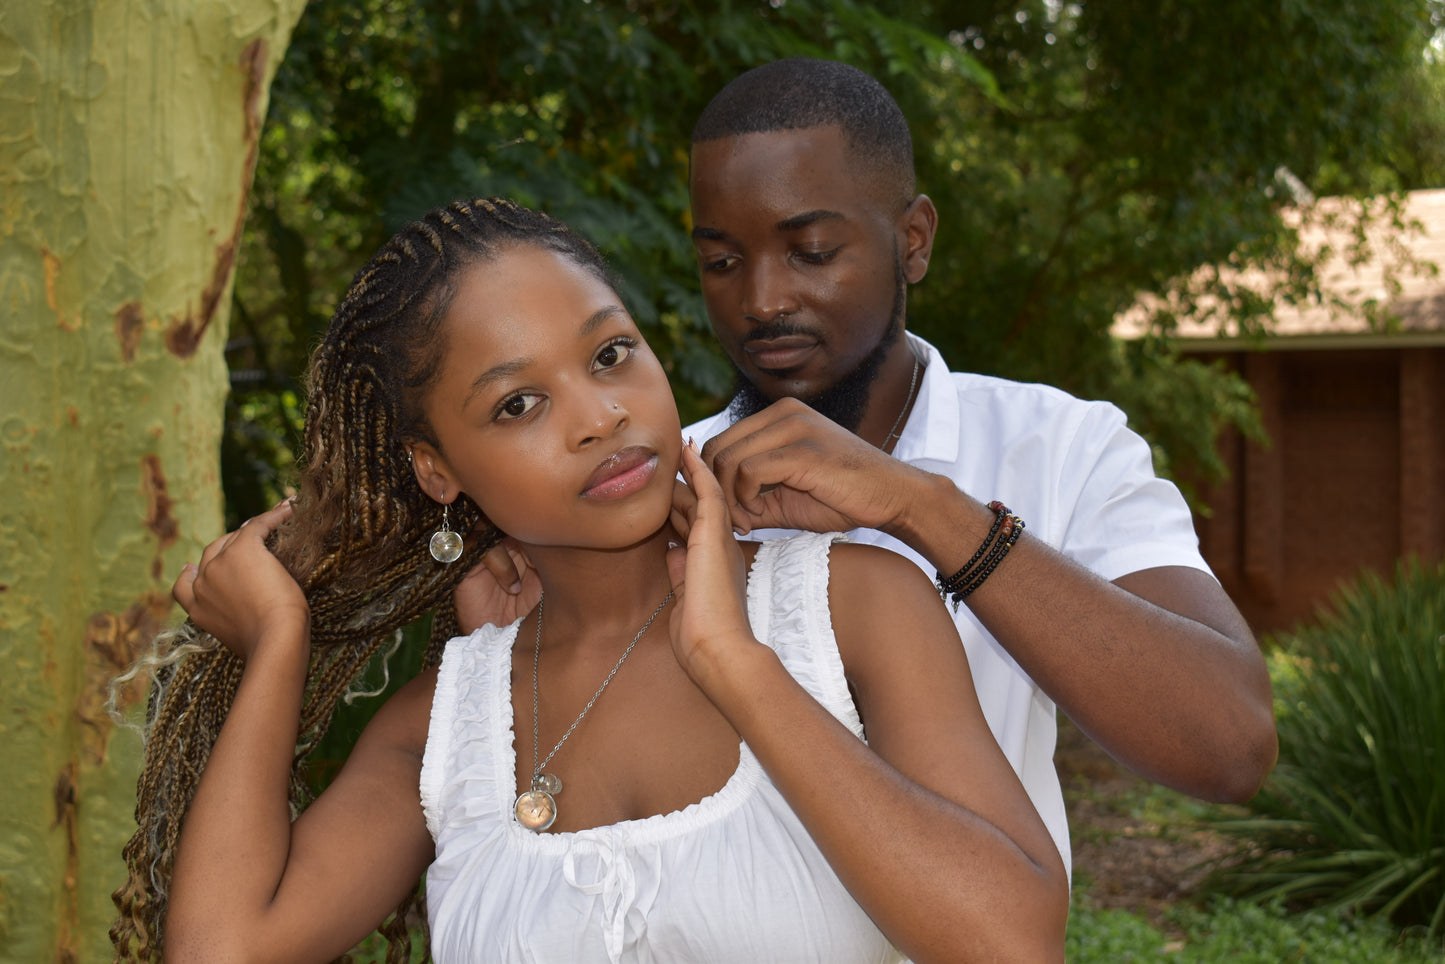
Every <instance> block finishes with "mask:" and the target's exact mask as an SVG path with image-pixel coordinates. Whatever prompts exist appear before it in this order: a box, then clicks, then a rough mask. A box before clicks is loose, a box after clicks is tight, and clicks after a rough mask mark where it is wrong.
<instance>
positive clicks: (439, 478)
mask: <svg viewBox="0 0 1445 964" xmlns="http://www.w3.org/2000/svg"><path fill="white" fill-rule="evenodd" d="M407 452H408V453H409V454H410V455H411V470H412V471H413V472H414V473H416V481H417V484H418V485H420V486H421V490H422V491H423V492H425V493H426V494H427V495H429V496H431V497H432V500H433V501H436V502H440V503H442V504H443V505H449V504H451V502H452V501H453V500H454V499H456V497H457V496H458V495H460V494H461V486H460V485H458V484H457V481H456V479H455V478H454V477H453V475H452V469H451V466H449V465H448V464H447V460H446V459H445V458H443V457H442V454H441V453H440V452H438V451H437V450H436V446H434V445H432V444H431V443H430V442H413V443H411V445H410V446H409V447H408V449H407Z"/></svg>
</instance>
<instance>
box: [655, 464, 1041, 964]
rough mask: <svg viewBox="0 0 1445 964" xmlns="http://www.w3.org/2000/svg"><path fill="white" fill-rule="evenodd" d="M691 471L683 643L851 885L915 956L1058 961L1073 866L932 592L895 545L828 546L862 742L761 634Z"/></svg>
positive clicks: (682, 559)
mask: <svg viewBox="0 0 1445 964" xmlns="http://www.w3.org/2000/svg"><path fill="white" fill-rule="evenodd" d="M683 465H684V471H685V472H686V473H688V474H689V476H690V478H689V481H690V482H691V483H692V484H693V486H694V488H695V489H696V490H697V494H698V508H697V517H696V521H695V522H694V524H693V526H692V529H691V531H690V533H689V536H688V546H687V550H686V553H685V554H683V553H680V552H679V553H675V554H674V556H673V558H672V559H670V560H669V561H670V563H671V565H672V571H673V577H674V584H675V585H676V586H677V587H678V589H679V590H680V605H679V606H678V607H677V610H676V611H675V612H674V615H673V622H672V629H673V642H674V648H675V649H676V650H677V652H678V657H679V660H680V661H681V662H682V665H683V666H684V668H685V669H687V671H688V673H689V674H690V675H691V676H692V678H693V680H694V681H695V682H697V684H698V685H699V686H700V687H701V688H702V689H703V691H704V692H705V693H707V695H708V696H709V698H710V699H712V701H713V702H714V703H715V704H716V705H717V707H718V708H719V710H720V711H721V712H722V713H723V714H724V715H725V716H726V717H727V718H728V720H729V721H730V722H731V723H732V725H733V727H734V728H735V729H736V730H737V731H738V734H739V735H740V736H741V737H742V738H743V739H744V740H745V741H747V743H748V746H749V747H751V748H752V750H753V752H754V753H755V754H756V755H757V757H758V759H759V761H760V762H761V763H762V764H763V766H764V768H765V769H766V770H767V771H768V774H769V776H770V777H771V778H772V779H773V782H774V783H775V784H776V785H777V786H778V788H779V790H780V791H781V792H782V793H783V796H784V797H785V798H786V799H787V800H788V802H789V804H790V805H791V806H792V807H793V809H794V811H795V812H796V813H797V814H798V816H799V817H800V818H801V819H802V821H803V823H804V825H805V826H807V828H808V830H809V832H810V833H811V834H812V836H813V839H814V840H815V841H816V842H817V844H818V846H819V849H821V850H822V852H823V854H824V856H826V857H827V859H828V861H829V863H830V864H831V865H832V867H833V869H834V871H835V872H836V873H837V874H838V876H839V878H840V879H841V880H842V881H843V883H844V885H845V886H846V887H847V888H848V890H849V892H850V893H852V895H853V896H854V898H855V899H856V900H857V901H858V902H859V904H860V905H862V907H863V908H864V910H866V911H867V912H868V914H869V915H870V916H871V917H872V918H873V920H874V921H875V922H876V923H877V924H878V926H879V927H880V928H881V929H882V930H883V932H884V933H885V934H886V935H887V936H888V937H889V939H890V940H892V941H893V942H894V943H895V944H897V945H898V947H899V948H900V949H901V950H903V951H904V952H905V953H907V954H908V955H909V956H910V957H912V958H913V959H914V960H915V961H919V962H927V961H985V960H986V961H1014V960H1016V961H1029V962H1034V961H1047V960H1055V961H1061V960H1062V959H1063V940H1064V924H1065V921H1066V919H1067V915H1068V900H1069V895H1068V879H1067V875H1066V874H1065V872H1064V869H1063V865H1062V862H1061V861H1060V859H1059V855H1058V851H1057V849H1056V848H1055V846H1054V843H1053V841H1052V838H1050V836H1049V834H1048V831H1047V830H1046V829H1045V827H1044V825H1043V822H1042V821H1041V820H1040V819H1039V817H1038V815H1037V813H1036V812H1035V811H1034V808H1033V806H1032V804H1031V803H1030V802H1029V799H1028V796H1027V794H1026V793H1025V792H1024V790H1023V787H1022V786H1021V785H1020V784H1019V781H1018V778H1017V777H1016V776H1015V774H1014V772H1013V769H1012V768H1011V767H1010V766H1009V764H1008V762H1007V760H1005V758H1004V756H1003V754H1002V752H1001V751H1000V750H999V749H998V747H997V745H996V743H995V742H994V739H993V736H992V734H991V733H990V732H989V730H988V727H987V724H986V723H985V722H984V720H983V714H982V712H981V711H980V710H979V708H978V701H977V697H976V696H975V695H974V690H973V683H972V679H971V677H970V675H969V672H968V664H967V660H966V658H965V657H964V655H963V649H962V647H961V646H960V645H959V643H958V638H957V632H956V630H954V628H953V625H952V622H951V621H950V620H949V618H948V614H947V612H946V611H945V610H944V608H943V606H942V604H941V602H940V601H939V599H938V596H937V594H936V593H935V592H934V591H933V588H932V586H931V585H929V584H928V583H927V580H926V579H925V578H924V577H923V576H922V574H921V573H919V572H918V571H917V568H916V567H914V566H913V565H912V564H911V563H909V562H908V561H907V560H904V559H902V558H898V557H893V556H891V554H888V553H886V552H881V551H880V552H878V553H876V554H875V553H868V552H867V551H866V549H863V547H839V548H840V549H841V551H838V550H835V555H834V560H833V565H832V571H833V575H832V579H831V581H830V597H831V600H832V601H833V603H834V605H835V607H836V608H835V609H834V613H833V623H834V626H835V627H837V635H838V640H839V647H840V650H841V651H842V653H843V656H844V660H845V664H846V665H847V669H848V672H849V676H850V679H851V681H852V682H853V683H854V685H855V687H856V689H857V692H858V698H859V702H860V709H861V711H862V714H863V716H864V719H865V722H866V726H867V728H868V738H869V744H870V745H865V744H863V743H861V742H860V741H859V740H857V739H856V738H855V737H854V736H853V735H852V734H851V733H850V732H849V731H848V730H847V728H846V727H844V726H843V725H842V724H841V723H839V722H838V721H837V720H835V719H834V718H833V717H832V716H831V715H830V714H829V713H828V712H827V711H826V710H824V709H823V708H822V707H821V706H820V705H819V704H818V703H817V702H816V701H815V700H814V699H813V698H812V697H811V696H810V695H809V694H808V693H807V692H806V691H805V690H804V689H803V688H802V687H801V686H799V685H798V683H797V682H796V681H795V680H794V679H793V678H792V677H791V676H790V675H789V674H788V673H787V671H786V670H785V669H784V668H783V666H782V664H781V663H780V662H779V661H778V659H777V657H776V655H775V654H774V653H773V652H772V651H771V650H770V649H768V648H767V647H765V646H762V645H761V644H760V643H758V642H757V640H756V639H755V638H754V637H753V635H752V633H751V630H750V628H749V627H748V625H747V620H746V615H745V612H746V611H745V609H744V608H743V606H742V599H743V589H742V582H741V572H740V563H739V560H738V559H736V558H735V555H736V553H737V552H738V550H737V547H736V544H735V543H733V541H732V539H731V535H730V532H729V523H728V520H727V515H726V512H725V511H724V507H723V503H722V499H721V490H720V489H719V488H718V486H717V483H716V481H715V480H714V479H713V478H712V477H711V475H710V474H708V473H707V472H706V469H705V467H704V466H703V465H702V463H701V460H700V459H698V458H697V457H696V455H695V454H694V453H693V452H691V451H688V452H687V453H686V454H685V455H684V461H683ZM689 586H690V587H692V588H691V593H690V594H689V592H688V588H687V587H689Z"/></svg>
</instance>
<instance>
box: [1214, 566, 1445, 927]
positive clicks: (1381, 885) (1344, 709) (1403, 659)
mask: <svg viewBox="0 0 1445 964" xmlns="http://www.w3.org/2000/svg"><path fill="white" fill-rule="evenodd" d="M1332 604H1333V606H1332V611H1330V612H1326V613H1323V614H1322V616H1321V619H1320V621H1319V622H1318V623H1317V624H1316V625H1312V626H1308V627H1305V628H1301V629H1298V630H1296V631H1295V632H1294V633H1293V634H1292V635H1291V636H1290V637H1288V638H1286V639H1284V640H1283V641H1282V645H1281V650H1280V651H1279V652H1277V653H1276V654H1275V655H1274V657H1273V658H1272V664H1273V665H1272V674H1271V675H1272V676H1273V679H1274V683H1275V699H1276V711H1277V712H1276V716H1277V722H1278V726H1279V741H1280V763H1279V766H1278V767H1277V768H1276V769H1275V772H1274V773H1273V774H1272V775H1271V777H1270V779H1269V781H1268V782H1267V783H1266V785H1265V788H1264V789H1263V790H1262V791H1261V792H1260V794H1259V796H1257V797H1256V798H1255V799H1254V800H1253V801H1252V802H1251V803H1250V810H1251V811H1252V814H1253V815H1252V816H1251V817H1249V818H1245V819H1225V820H1221V822H1220V823H1218V824H1217V826H1218V827H1219V828H1220V829H1222V830H1224V831H1225V832H1227V833H1230V834H1234V835H1237V836H1238V837H1239V838H1240V839H1241V840H1243V841H1244V842H1246V844H1247V845H1248V846H1249V849H1248V850H1247V851H1246V852H1245V856H1244V859H1243V860H1242V862H1240V863H1238V864H1237V865H1235V866H1234V867H1233V868H1232V869H1231V870H1230V871H1229V872H1228V873H1227V874H1226V875H1225V876H1224V877H1223V878H1222V882H1223V883H1224V884H1225V885H1226V886H1227V887H1229V888H1231V889H1232V890H1233V891H1234V892H1235V893H1239V894H1244V895H1247V896H1251V897H1254V898H1264V899H1270V898H1280V899H1284V900H1287V901H1290V902H1291V903H1297V904H1299V903H1305V904H1322V905H1325V906H1327V907H1332V908H1336V909H1341V910H1348V911H1351V912H1354V913H1360V914H1378V915H1381V916H1384V917H1387V918H1390V919H1392V920H1393V921H1395V922H1396V923H1398V924H1403V925H1415V926H1418V927H1422V928H1424V929H1425V931H1426V933H1427V935H1428V936H1429V937H1430V938H1431V939H1438V938H1440V937H1441V936H1442V935H1445V637H1442V635H1441V634H1442V632H1445V564H1441V565H1436V566H1434V567H1426V566H1422V565H1420V564H1419V563H1417V562H1414V561H1411V562H1408V563H1402V564H1401V565H1400V566H1398V567H1397V569H1396V577H1395V581H1394V583H1393V584H1387V583H1385V582H1384V581H1383V580H1382V579H1381V578H1379V577H1378V576H1376V575H1374V574H1366V575H1365V576H1362V577H1361V578H1360V579H1359V580H1358V581H1357V582H1356V583H1355V584H1353V585H1352V586H1349V587H1347V588H1345V589H1344V590H1342V591H1341V592H1340V593H1339V594H1338V595H1337V596H1335V597H1334V599H1333V600H1332Z"/></svg>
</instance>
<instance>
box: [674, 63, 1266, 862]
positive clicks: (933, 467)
mask: <svg viewBox="0 0 1445 964" xmlns="http://www.w3.org/2000/svg"><path fill="white" fill-rule="evenodd" d="M690 188H691V198H692V213H693V223H694V225H695V227H694V229H693V240H694V245H695V247H696V250H697V258H698V266H699V272H700V276H701V283H702V290H703V294H704V297H705V300H706V303H707V310H708V315H709V317H710V319H711V322H712V325H713V328H714V331H715V332H716V333H717V336H718V339H719V341H720V342H721V343H722V346H723V348H724V349H725V350H726V352H727V354H728V356H729V357H730V358H731V359H732V361H733V363H734V365H735V366H736V367H737V370H738V374H739V378H738V391H737V395H736V397H735V398H734V400H733V402H732V404H731V405H730V406H729V409H728V410H727V411H725V412H722V413H719V414H718V415H716V416H714V417H712V418H709V419H705V420H703V421H701V422H698V423H697V424H695V425H693V426H689V427H688V428H687V429H686V430H685V434H689V435H691V436H693V437H694V438H696V439H697V440H698V442H699V443H701V442H703V441H704V440H706V444H705V446H704V448H703V455H704V458H705V460H706V461H707V462H708V464H709V465H710V466H711V467H712V468H713V470H714V471H715V472H716V473H717V475H718V478H719V480H720V481H721V483H722V485H723V489H724V492H725V493H726V494H727V496H728V498H729V501H730V502H732V503H733V504H734V509H733V514H734V522H735V524H736V526H737V528H738V530H739V531H740V532H751V534H752V536H753V537H763V536H769V535H774V534H777V533H776V532H775V531H772V530H775V529H777V528H784V529H814V530H832V529H839V530H850V535H851V537H852V538H853V539H854V540H856V541H859V542H867V543H873V544H878V545H884V546H887V547H889V548H891V549H893V550H895V551H897V552H900V553H902V554H903V555H906V556H908V557H909V558H911V559H913V560H914V561H915V562H916V563H917V564H918V565H919V566H920V567H921V568H923V570H924V571H925V572H927V573H928V574H929V576H930V577H934V575H935V573H936V574H937V576H938V578H939V579H940V580H942V581H945V582H948V586H947V588H948V589H951V590H953V592H950V593H949V595H950V596H952V597H953V598H954V599H956V600H960V601H961V602H962V603H963V604H962V605H958V604H957V602H954V603H953V604H952V605H953V606H954V607H955V608H956V616H955V621H956V623H957V626H958V630H959V635H960V637H961V639H962V641H963V644H964V646H965V648H966V650H967V652H968V656H969V660H970V664H971V666H972V669H973V673H974V677H975V684H976V686H977V688H978V691H979V699H980V702H981V703H982V705H983V709H984V713H985V716H986V717H987V718H988V721H989V724H990V726H991V727H992V729H993V732H994V735H995V736H996V738H997V739H998V741H999V744H1000V746H1002V748H1003V750H1004V752H1005V754H1006V755H1007V756H1008V758H1009V760H1010V762H1012V763H1013V765H1014V768H1015V770H1016V771H1017V772H1018V774H1019V776H1020V778H1021V780H1022V781H1023V783H1024V785H1025V787H1026V788H1027V789H1028V791H1029V794H1030V797H1031V799H1032V800H1033V801H1034V803H1035V805H1036V806H1037V807H1038V809H1039V812H1040V814H1041V815H1042V816H1043V818H1044V821H1045V823H1046V824H1047V825H1048V826H1049V829H1050V832H1051V833H1052V834H1053V836H1054V839H1055V841H1056V842H1057V843H1058V845H1059V849H1060V852H1061V853H1062V854H1063V856H1064V860H1065V863H1066V864H1067V863H1068V861H1069V846H1068V828H1067V823H1066V818H1065V814H1064V807H1063V799H1062V794H1061V791H1060V787H1059V780H1058V776H1057V773H1056V771H1055V769H1054V765H1053V751H1054V744H1055V738H1056V720H1055V706H1056V705H1057V706H1060V707H1062V708H1063V709H1064V711H1065V712H1066V713H1068V715H1069V716H1070V717H1071V718H1072V719H1073V720H1074V721H1075V723H1077V724H1078V725H1079V727H1080V728H1081V729H1082V730H1083V731H1084V732H1085V733H1087V734H1088V735H1089V736H1090V737H1092V738H1093V739H1094V740H1095V741H1097V742H1098V743H1099V744H1100V745H1101V746H1103V747H1104V748H1105V749H1106V750H1107V751H1109V752H1110V753H1111V754H1112V755H1113V756H1114V757H1116V758H1117V759H1119V760H1120V761H1121V762H1123V763H1124V764H1126V765H1127V766H1129V767H1130V768H1131V769H1133V770H1134V771H1136V772H1137V773H1139V774H1141V775H1143V776H1145V777H1148V778H1150V779H1152V780H1156V781H1158V782H1160V783H1163V784H1165V785H1167V786H1170V787H1173V788H1176V789H1178V790H1181V791H1184V792H1186V793H1189V794H1191V795H1194V796H1197V797H1202V798H1204V799H1208V800H1216V801H1241V800H1245V799H1248V798H1249V797H1250V796H1252V795H1253V794H1254V792H1255V791H1256V790H1257V789H1258V787H1259V785H1260V783H1261V782H1262V781H1263V780H1264V777H1265V776H1266V774H1267V773H1268V772H1269V770H1270V768H1271V767H1272V766H1273V763H1274V759H1275V753H1276V740H1275V730H1274V722H1273V716H1272V708H1271V697H1270V686H1269V677H1268V674H1267V672H1266V669H1265V665H1264V661H1263V659H1262V657H1261V655H1260V652H1259V649H1258V647H1257V645H1256V643H1255V641H1254V638H1253V636H1252V635H1251V633H1250V631H1249V628H1248V626H1247V625H1246V624H1245V622H1244V620H1243V618H1242V617H1241V616H1240V614H1239V612H1238V611H1237V610H1236V609H1235V607H1234V605H1233V604H1232V603H1231V602H1230V600H1229V599H1228V597H1227V596H1226V595H1225V593H1224V592H1223V590H1222V589H1221V588H1220V586H1219V584H1218V582H1216V581H1215V579H1214V578H1213V576H1212V575H1211V573H1210V572H1209V569H1208V567H1207V565H1206V564H1205V562H1204V561H1203V559H1202V558H1201V556H1200V555H1199V551H1198V540H1197V538H1196V536H1195V534H1194V530H1193V525H1192V521H1191V519H1190V516H1189V511H1188V508H1187V507H1186V505H1185V503H1184V501H1183V499H1182V498H1181V497H1180V495H1179V493H1178V491H1177V489H1175V487H1174V486H1173V485H1172V484H1171V483H1169V482H1167V481H1164V480H1160V479H1157V478H1155V476H1154V473H1153V469H1152V463H1151V459H1150V454H1149V449H1148V446H1147V445H1146V444H1145V443H1144V442H1143V441H1142V440H1141V439H1140V438H1139V437H1138V436H1137V435H1135V434H1134V433H1133V432H1131V431H1130V430H1129V429H1128V428H1127V427H1126V426H1125V424H1124V417H1123V415H1122V414H1121V413H1120V412H1119V411H1118V410H1117V409H1116V408H1114V407H1113V406H1111V405H1108V404H1106V403H1100V402H1082V401H1079V400H1077V399H1074V398H1072V397H1071V396H1068V395H1066V394H1065V393H1063V392H1060V391H1057V390H1055V389H1051V388H1048V387H1045V386H1039V385H1023V384H1019V383H1015V382H1009V381H1006V380H1003V379H996V378H986V377H982V376H977V375H971V374H967V373H950V372H949V370H948V367H947V364H946V363H945V362H944V360H943V358H942V356H941V355H940V354H939V353H938V351H937V350H936V349H934V348H933V347H932V346H930V345H928V344H927V343H926V342H924V341H922V340H921V339H919V338H916V337H914V336H912V335H910V334H907V333H906V331H905V307H906V293H907V286H908V285H909V284H914V283H917V282H919V281H921V280H922V279H923V277H924V275H925V273H926V272H927V270H928V258H929V254H930V251H931V248H932V244H933V237H934V232H935V230H936V228H937V226H938V213H937V211H936V210H935V209H934V206H933V203H932V202H931V201H930V200H929V199H928V197H927V196H926V195H923V194H918V193H916V189H915V184H914V172H913V153H912V143H911V140H910V138H909V133H908V127H907V125H906V123H905V121H904V118H903V115H902V113H901V111H900V110H899V108H898V106H897V104H896V103H895V102H894V100H893V98H892V97H891V96H890V95H889V94H888V93H887V91H886V90H884V88H883V87H882V85H880V84H879V83H878V82H877V81H875V80H874V79H873V78H871V77H869V76H868V75H867V74H865V73H863V72H862V71H859V70H857V69H855V68H853V67H850V66H847V65H844V64H838V63H833V62H829V61H819V60H809V59H789V60H783V61H778V62H776V63H771V64H767V65H764V66H762V67H759V68H756V69H754V70H752V71H749V72H747V73H745V74H743V75H742V76H741V77H739V78H737V79H736V80H735V81H733V82H732V83H731V84H729V85H728V86H727V87H725V88H724V89H723V90H722V91H721V92H720V93H719V94H718V95H717V96H716V97H715V98H714V99H713V101H712V103H710V104H709V105H708V107H707V108H706V110H704V112H703V114H702V116H701V117H700V118H699V120H698V122H697V126H696V128H695V130H694V133H693V143H692V170H691V185H690ZM800 400H801V401H800ZM994 499H997V500H1001V502H1002V503H1006V505H1007V508H1003V507H995V508H990V507H989V506H987V505H986V504H985V503H987V502H989V501H990V500H994ZM1015 518H1017V519H1022V520H1024V522H1026V523H1027V532H1026V533H1023V534H1022V535H1020V532H1019V531H1014V530H1016V529H1019V530H1020V531H1021V528H1020V527H1019V525H1018V524H1017V523H1014V522H1013V521H1012V520H1013V519H1015ZM763 529H768V530H769V531H760V530H763ZM970 557H975V559H974V560H971V559H970ZM966 563H968V564H969V565H966ZM990 563H991V565H990ZM961 571H962V572H963V576H962V578H961V581H958V582H949V581H948V580H949V577H950V576H952V575H953V574H955V573H958V572H961Z"/></svg>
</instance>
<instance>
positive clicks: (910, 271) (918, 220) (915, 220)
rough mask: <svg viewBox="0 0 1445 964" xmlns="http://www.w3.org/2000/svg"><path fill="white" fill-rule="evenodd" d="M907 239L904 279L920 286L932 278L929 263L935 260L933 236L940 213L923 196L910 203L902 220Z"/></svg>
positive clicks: (902, 230) (905, 242)
mask: <svg viewBox="0 0 1445 964" xmlns="http://www.w3.org/2000/svg"><path fill="white" fill-rule="evenodd" d="M898 227H899V230H900V232H901V233H902V235H903V246H902V251H903V277H904V278H905V279H906V280H907V281H908V283H909V284H917V283H918V282H920V281H922V280H923V276H924V275H926V274H928V259H929V258H930V257H932V256H933V235H934V233H935V232H937V230H938V209H937V208H935V207H934V206H933V202H932V201H930V200H929V199H928V195H927V194H920V195H918V196H917V197H915V198H914V199H913V200H912V201H910V202H908V207H906V208H904V209H903V214H902V216H901V217H900V218H899V220H898Z"/></svg>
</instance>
